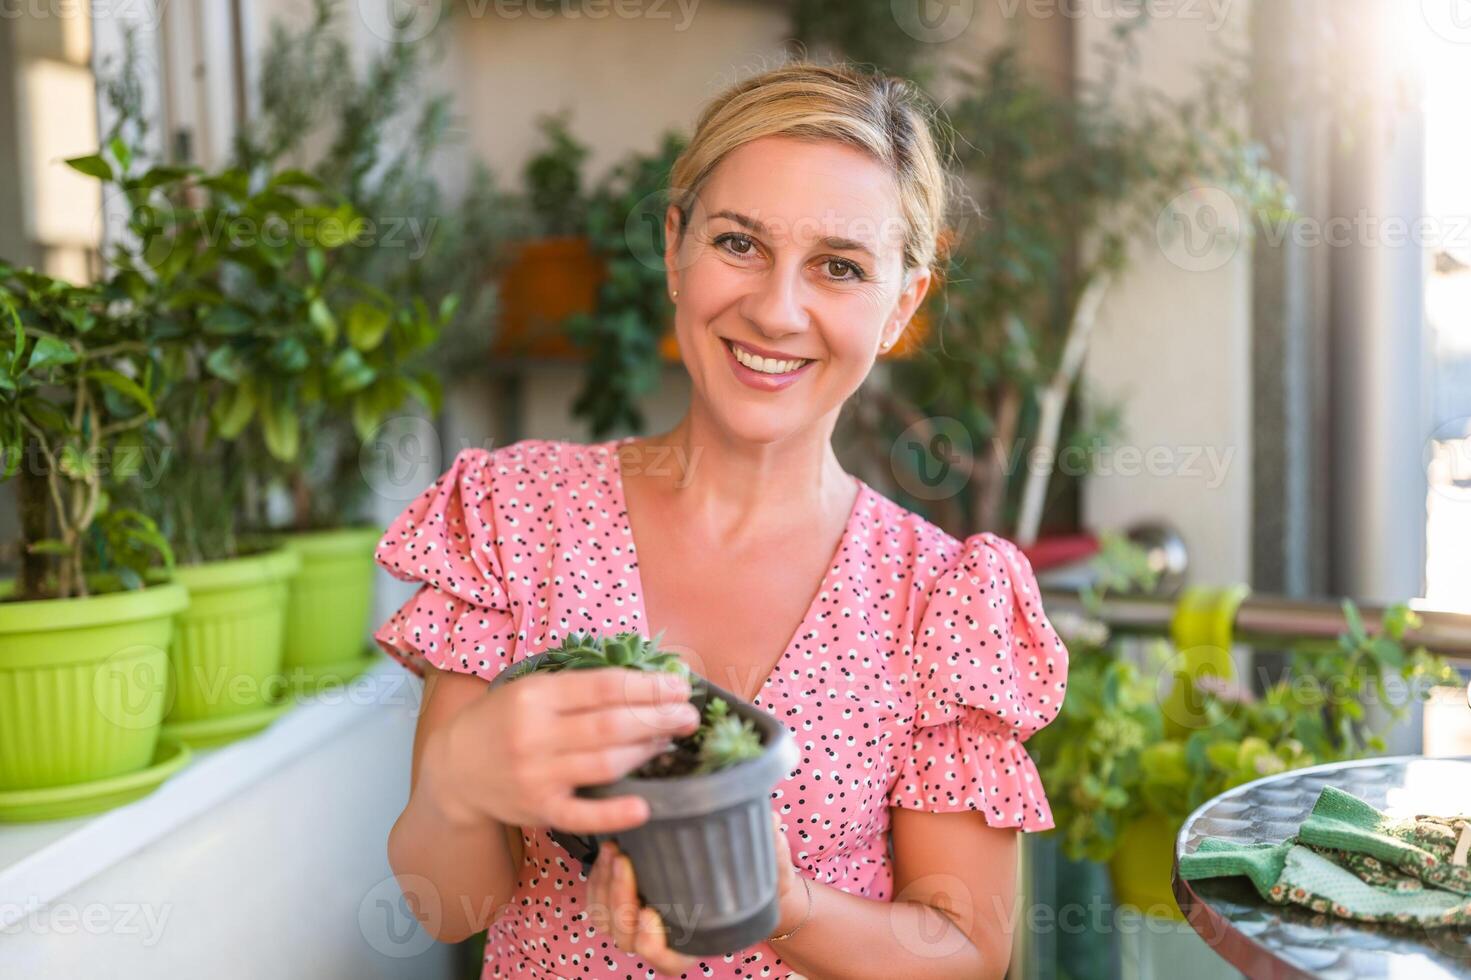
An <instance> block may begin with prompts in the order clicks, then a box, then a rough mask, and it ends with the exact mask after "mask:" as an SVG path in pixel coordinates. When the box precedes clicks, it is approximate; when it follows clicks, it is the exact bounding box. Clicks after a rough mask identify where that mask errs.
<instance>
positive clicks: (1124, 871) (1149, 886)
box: [1108, 813, 1185, 922]
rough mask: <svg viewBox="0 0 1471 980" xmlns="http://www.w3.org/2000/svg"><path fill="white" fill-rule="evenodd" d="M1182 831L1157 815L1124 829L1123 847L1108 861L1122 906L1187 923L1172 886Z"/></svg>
mask: <svg viewBox="0 0 1471 980" xmlns="http://www.w3.org/2000/svg"><path fill="white" fill-rule="evenodd" d="M1179 832H1180V825H1179V823H1177V822H1172V821H1170V820H1167V819H1165V818H1164V817H1162V816H1160V815H1159V814H1157V813H1149V814H1145V815H1144V816H1142V817H1140V818H1139V819H1137V820H1135V821H1133V822H1132V823H1130V824H1129V825H1128V826H1126V827H1125V828H1124V830H1123V832H1122V833H1121V834H1120V835H1119V848H1118V850H1117V851H1115V852H1114V856H1113V858H1112V859H1111V860H1110V861H1109V862H1108V870H1109V874H1110V875H1111V876H1112V877H1113V894H1114V898H1116V899H1117V900H1118V903H1119V904H1120V905H1132V906H1134V907H1135V908H1137V909H1139V910H1140V911H1143V912H1147V913H1148V914H1150V915H1153V916H1156V917H1159V918H1168V919H1174V920H1175V921H1177V922H1184V921H1185V917H1184V916H1183V915H1181V914H1180V906H1178V905H1176V904H1175V893H1174V890H1173V889H1171V887H1170V873H1171V871H1172V869H1173V867H1174V862H1175V837H1176V835H1178V834H1179Z"/></svg>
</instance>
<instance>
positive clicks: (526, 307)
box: [491, 235, 607, 359]
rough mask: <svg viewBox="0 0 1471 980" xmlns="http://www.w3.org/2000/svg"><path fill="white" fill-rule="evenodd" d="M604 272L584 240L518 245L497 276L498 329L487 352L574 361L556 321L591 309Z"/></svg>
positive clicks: (546, 240) (575, 237) (568, 237)
mask: <svg viewBox="0 0 1471 980" xmlns="http://www.w3.org/2000/svg"><path fill="white" fill-rule="evenodd" d="M606 273H607V270H606V267H605V264H604V262H603V259H602V258H601V257H600V256H598V255H597V254H595V253H594V252H593V250H592V246H591V243H589V241H588V239H587V238H586V236H583V235H563V236H558V237H554V238H539V239H534V240H532V241H528V242H526V243H524V244H523V245H522V246H521V247H520V249H519V251H518V252H517V254H516V258H515V259H514V260H513V261H512V262H511V264H510V265H509V266H507V268H506V270H505V272H504V273H503V274H502V276H501V282H500V300H501V329H500V332H499V334H498V335H497V337H496V338H495V343H494V344H493V345H492V348H491V349H492V352H493V353H496V354H515V355H523V356H528V355H529V356H535V357H555V358H571V359H577V358H580V357H581V356H582V355H581V352H580V351H578V349H577V347H576V346H575V345H574V344H573V343H572V342H571V341H570V340H568V339H567V335H566V333H564V332H563V330H562V322H563V321H564V320H566V319H567V317H569V316H572V315H574V314H577V313H591V312H593V310H594V309H595V308H596V306H597V300H598V287H599V286H600V285H602V282H603V277H604V276H605V275H606Z"/></svg>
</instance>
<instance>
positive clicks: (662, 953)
mask: <svg viewBox="0 0 1471 980" xmlns="http://www.w3.org/2000/svg"><path fill="white" fill-rule="evenodd" d="M771 830H772V834H773V835H774V836H775V840H776V889H777V901H778V907H779V908H780V909H781V918H780V920H779V921H778V923H777V926H776V928H775V929H773V930H772V935H776V936H779V935H781V934H782V933H783V932H786V931H787V930H790V929H791V928H793V927H794V926H795V925H796V924H797V923H798V922H800V921H801V918H802V916H803V915H805V914H806V901H807V898H806V894H805V890H804V889H803V888H802V885H801V883H800V882H798V881H797V872H796V869H795V868H793V867H792V854H791V849H790V848H789V847H788V846H787V838H786V834H784V833H782V830H781V819H780V818H779V817H778V816H777V815H776V814H775V813H773V814H772V815H771ZM794 906H800V907H798V908H794ZM587 912H588V917H589V918H590V919H592V923H593V927H594V928H596V929H597V930H598V932H600V933H602V934H604V935H608V936H612V937H613V944H614V945H615V946H617V947H618V948H619V949H621V950H624V951H625V952H629V953H633V954H635V955H637V956H638V957H639V958H640V959H642V960H643V961H644V962H645V963H647V964H649V966H651V967H653V968H654V970H655V971H656V972H658V973H663V974H669V975H671V976H679V974H681V973H688V972H689V971H690V970H691V969H693V968H694V967H695V966H696V965H697V964H698V963H699V959H698V958H696V957H693V956H686V955H684V954H683V953H676V952H675V951H674V950H672V949H670V948H669V943H668V937H667V934H666V932H665V928H664V920H663V919H662V918H660V916H659V913H657V912H655V911H654V910H653V909H651V908H648V907H645V906H642V905H640V904H639V900H638V883H637V881H636V880H635V878H634V871H633V862H632V861H631V860H629V858H628V855H627V854H624V853H623V851H622V850H621V849H619V847H618V845H617V844H614V843H613V842H612V841H603V842H601V843H600V844H599V845H598V856H597V860H595V861H594V862H593V866H592V871H591V872H590V873H589V874H588V878H587Z"/></svg>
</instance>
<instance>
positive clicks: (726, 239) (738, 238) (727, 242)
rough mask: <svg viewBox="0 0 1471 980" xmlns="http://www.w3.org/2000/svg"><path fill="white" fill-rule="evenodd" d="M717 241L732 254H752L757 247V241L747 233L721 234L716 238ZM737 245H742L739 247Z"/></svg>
mask: <svg viewBox="0 0 1471 980" xmlns="http://www.w3.org/2000/svg"><path fill="white" fill-rule="evenodd" d="M715 243H716V244H717V245H720V246H721V247H723V248H724V249H725V250H726V251H728V252H730V253H731V254H732V255H739V256H742V257H744V256H747V255H750V254H751V251H752V250H753V249H755V247H756V243H755V242H753V241H751V240H750V239H749V238H747V237H746V236H745V235H721V236H720V237H719V238H717V239H715ZM737 246H741V247H739V248H738V247H737Z"/></svg>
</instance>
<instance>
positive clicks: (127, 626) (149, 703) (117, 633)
mask: <svg viewBox="0 0 1471 980" xmlns="http://www.w3.org/2000/svg"><path fill="white" fill-rule="evenodd" d="M13 589H14V583H13V582H6V583H3V584H0V594H3V595H9V594H10V593H11V592H12V591H13ZM188 604H189V593H188V592H187V591H186V590H185V587H184V586H183V585H180V584H178V583H169V584H160V585H153V586H150V587H148V588H146V589H135V590H130V591H123V592H108V593H104V594H100V595H93V596H88V597H86V598H79V599H41V600H36V601H32V602H0V792H4V791H10V790H30V789H43V788H47V787H53V786H69V785H73V784H76V783H85V782H90V781H92V780H98V779H106V778H109V777H112V776H120V775H123V774H126V773H131V772H136V771H138V770H140V769H144V768H146V767H148V766H149V765H150V764H151V763H152V762H153V758H154V750H155V749H156V747H157V744H158V733H159V722H160V721H161V720H162V719H163V713H164V709H165V705H166V702H167V695H168V649H169V643H170V640H171V639H172V637H173V631H174V625H175V618H176V617H177V616H178V615H179V613H180V612H181V611H182V610H183V609H185V608H186V607H187V606H188Z"/></svg>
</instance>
